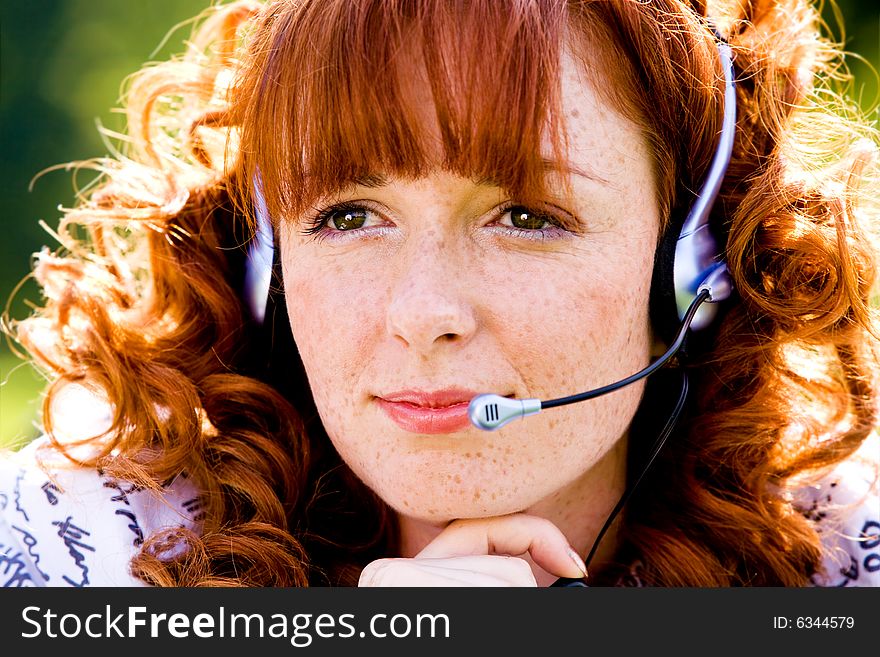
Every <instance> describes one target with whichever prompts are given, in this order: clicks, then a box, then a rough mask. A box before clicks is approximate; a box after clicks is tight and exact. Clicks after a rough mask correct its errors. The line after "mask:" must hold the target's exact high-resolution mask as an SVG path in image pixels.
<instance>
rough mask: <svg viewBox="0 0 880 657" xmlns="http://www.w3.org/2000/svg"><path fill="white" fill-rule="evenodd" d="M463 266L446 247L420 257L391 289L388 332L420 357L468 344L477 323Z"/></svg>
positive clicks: (414, 259)
mask: <svg viewBox="0 0 880 657" xmlns="http://www.w3.org/2000/svg"><path fill="white" fill-rule="evenodd" d="M463 264H464V263H460V262H458V259H456V258H454V257H453V256H452V254H450V253H449V252H448V251H446V250H445V249H444V248H442V246H441V247H439V248H432V249H431V250H430V252H427V251H426V250H425V249H422V250H421V251H420V252H419V253H418V254H416V255H415V257H413V258H412V261H411V263H410V264H409V266H406V267H404V268H403V269H402V271H401V272H400V277H399V279H398V283H397V285H396V286H395V287H394V288H393V289H392V293H391V300H390V303H389V304H388V311H387V330H388V332H389V333H390V334H391V335H392V336H394V337H395V338H396V339H397V340H399V341H400V342H402V343H403V345H404V346H406V347H407V348H409V349H412V350H414V351H416V352H418V353H420V354H422V355H427V354H429V353H430V352H431V351H432V350H434V349H436V348H437V347H439V346H441V345H443V344H460V345H463V344H466V343H467V342H468V341H469V340H470V338H471V337H472V336H473V335H474V333H475V331H476V328H477V319H476V313H475V309H474V307H473V305H472V303H471V300H470V295H469V294H468V290H467V285H466V284H465V283H464V280H465V279H464V271H463V270H462V265H463Z"/></svg>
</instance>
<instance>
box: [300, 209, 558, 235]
mask: <svg viewBox="0 0 880 657" xmlns="http://www.w3.org/2000/svg"><path fill="white" fill-rule="evenodd" d="M512 208H524V209H526V210H532V208H530V207H529V206H527V205H523V204H522V203H513V202H509V203H505V204H503V205H502V206H501V207H500V208H498V209H497V211H496V212H497V214H498V217H499V219H500V218H501V217H503V216H504V214H506V213H507V212H509V211H510V210H511V209H512ZM351 211H360V212H363V211H366V212H371V213H374V214H379V212H378V211H377V210H376V209H374V208H373V207H371V205H370V204H367V203H363V202H359V203H339V204H336V205H331V206H330V207H328V208H325V209H324V210H321V211H319V212H318V213H317V214H316V215H315V216H313V217H311V218H309V219H307V224H308V225H307V226H306V227H305V228H304V229H303V230H302V231H301V232H302V234H303V235H305V236H310V237H312V238H313V239H315V240H325V239H349V238H353V237H355V236H357V235H361V234H363V233H364V232H366V231H370V232H371V233H372V234H373V235H381V234H383V233H384V232H385V230H384V229H386V228H387V226H373V227H368V228H354V229H351V230H335V229H331V228H328V227H327V224H328V223H329V221H330V219H331V217H333V215H335V214H337V213H340V212H351ZM534 212H536V213H541V215H542V216H544V217H546V218H547V221H548V222H549V224H550V225H549V226H548V227H546V228H535V229H528V228H517V227H516V226H505V225H501V226H499V227H500V228H502V229H503V230H504V231H505V232H506V233H507V234H508V235H510V236H512V237H515V238H520V239H527V240H534V241H544V240H546V239H548V238H550V239H552V238H555V237H561V236H563V235H566V234H569V233H570V232H571V231H569V230H567V229H566V228H563V224H564V223H565V222H563V221H561V220H560V219H559V218H558V217H556V216H555V215H554V214H553V213H552V212H548V211H547V210H536V211H534Z"/></svg>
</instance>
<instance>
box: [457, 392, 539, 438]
mask: <svg viewBox="0 0 880 657" xmlns="http://www.w3.org/2000/svg"><path fill="white" fill-rule="evenodd" d="M540 410H541V400H540V399H510V398H509V397H502V396H501V395H495V394H485V395H477V396H476V397H474V398H473V399H471V403H470V404H468V417H470V419H471V423H472V424H473V425H474V426H475V427H477V428H478V429H482V430H483V431H495V429H499V428H501V427H503V426H504V425H505V424H507V423H508V422H510V421H511V420H515V419H517V418H520V417H525V416H527V415H534V414H535V413H538V412H540Z"/></svg>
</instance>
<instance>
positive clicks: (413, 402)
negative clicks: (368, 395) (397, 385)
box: [376, 388, 479, 434]
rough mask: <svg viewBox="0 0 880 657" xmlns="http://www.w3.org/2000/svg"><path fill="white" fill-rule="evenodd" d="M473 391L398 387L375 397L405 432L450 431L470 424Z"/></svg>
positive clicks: (432, 432) (474, 393) (430, 432)
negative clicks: (429, 390) (469, 414)
mask: <svg viewBox="0 0 880 657" xmlns="http://www.w3.org/2000/svg"><path fill="white" fill-rule="evenodd" d="M477 394H479V393H476V392H473V391H470V390H462V389H458V388H448V389H446V390H436V391H433V392H422V391H418V390H400V391H398V392H394V393H389V394H386V395H382V396H381V397H376V402H377V403H378V404H379V406H380V407H381V408H382V410H383V411H385V413H386V414H387V415H388V417H389V418H391V420H392V421H393V422H394V423H395V424H397V426H399V427H400V428H401V429H403V430H405V431H411V432H413V433H422V434H439V433H453V432H455V431H460V430H461V429H464V428H465V427H467V426H469V425H470V423H471V421H470V418H469V417H468V414H467V411H468V404H469V403H470V401H471V399H472V398H473V397H476V396H477Z"/></svg>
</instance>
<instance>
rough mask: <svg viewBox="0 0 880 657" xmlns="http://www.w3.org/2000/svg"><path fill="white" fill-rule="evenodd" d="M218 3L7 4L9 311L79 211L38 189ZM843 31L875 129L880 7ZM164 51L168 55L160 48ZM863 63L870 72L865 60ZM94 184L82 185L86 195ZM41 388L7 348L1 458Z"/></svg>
mask: <svg viewBox="0 0 880 657" xmlns="http://www.w3.org/2000/svg"><path fill="white" fill-rule="evenodd" d="M210 4H211V1H210V0H148V1H145V2H135V1H132V0H27V1H24V0H2V9H0V167H2V169H0V180H2V184H3V196H2V198H3V210H2V221H0V226H2V237H0V301H2V304H0V307H4V306H5V305H6V303H7V300H8V299H9V298H10V295H11V294H12V291H13V289H14V288H15V287H16V286H17V285H18V284H19V282H20V281H22V279H24V278H25V277H26V276H27V275H28V272H29V271H30V262H31V254H32V253H33V252H35V251H39V249H40V248H41V247H42V246H43V245H48V246H50V247H52V248H54V246H55V245H54V243H53V242H52V239H51V238H50V237H49V235H48V234H47V233H46V232H45V231H44V230H43V229H42V228H41V227H40V226H39V224H38V221H39V220H44V221H45V222H46V223H48V224H49V225H50V226H53V227H54V226H55V225H56V224H57V220H58V217H59V212H58V210H57V207H58V205H59V204H61V205H65V206H69V205H71V204H72V202H73V181H72V178H71V174H70V173H68V172H65V171H63V170H62V171H56V172H51V173H48V174H46V175H44V176H42V177H40V178H39V180H37V181H36V183H35V184H34V186H33V189H32V191H29V189H28V187H29V184H30V182H31V179H32V178H33V177H34V176H35V175H36V174H37V173H38V172H40V171H41V170H43V169H45V168H46V167H50V166H53V165H56V164H61V163H66V162H69V161H72V160H78V159H86V158H89V157H96V156H102V155H106V154H107V148H106V146H105V145H104V143H103V142H102V140H101V138H100V136H99V134H98V131H97V128H96V125H97V123H98V122H100V123H101V124H103V125H104V126H106V127H108V128H112V129H116V130H119V129H121V128H122V127H123V124H122V120H121V117H120V116H119V114H118V113H114V112H112V111H111V109H112V108H114V107H116V106H117V101H118V99H119V95H120V88H121V83H122V81H123V79H124V78H125V77H126V76H127V75H129V74H130V73H132V72H134V71H135V70H137V69H138V68H139V67H140V66H141V65H142V64H143V63H144V62H147V61H155V60H161V59H164V58H167V56H168V55H170V54H172V53H177V52H180V51H181V50H182V43H183V41H184V40H185V39H186V38H187V36H188V35H189V33H190V29H189V26H186V25H185V26H182V27H181V28H179V29H178V30H177V31H175V32H174V33H172V34H171V35H170V37H169V38H168V40H167V42H166V43H165V44H164V45H162V42H163V39H164V38H165V37H166V35H168V33H169V30H170V29H171V28H172V26H174V25H177V24H179V23H181V22H183V21H185V20H187V19H189V18H191V17H192V16H195V15H196V14H198V13H200V12H201V11H202V10H204V9H205V8H207V7H208V6H209V5H210ZM837 6H838V8H839V10H840V13H841V15H842V17H843V20H844V28H845V30H844V32H843V33H842V32H841V30H840V28H839V27H837V25H836V22H835V19H834V12H833V8H832V7H831V5H828V4H826V6H825V8H824V10H823V13H824V15H825V16H826V18H827V20H828V21H829V23H830V24H831V26H832V28H833V34H834V37H835V38H836V39H838V40H842V39H844V38H845V44H846V49H847V50H848V51H850V52H852V53H857V56H856V55H853V56H851V57H848V62H849V68H850V71H851V73H852V74H853V78H854V81H853V85H852V88H851V90H850V95H851V96H852V97H853V98H854V99H857V100H858V101H859V102H860V104H861V105H862V108H863V109H864V110H865V111H866V112H868V113H869V115H870V118H871V119H873V120H874V121H875V122H876V119H877V117H878V114H877V112H876V110H875V109H874V106H875V105H876V97H877V92H878V84H877V77H876V74H875V72H874V71H875V70H878V69H880V3H878V2H877V1H876V0H838V2H837ZM160 46H161V47H160ZM860 58H863V59H864V60H866V61H862V59H860ZM86 180H87V177H83V178H82V179H81V180H80V181H79V182H80V184H81V185H82V184H83V183H84V182H85V181H86ZM28 299H31V300H33V301H38V300H39V292H38V290H37V288H36V286H35V285H34V284H33V282H27V283H25V285H24V286H23V287H22V288H21V289H20V290H19V291H18V293H17V294H16V295H15V299H14V302H13V303H12V304H11V306H10V311H11V316H12V317H13V318H21V317H23V316H25V315H26V314H27V305H26V301H27V300H28ZM41 388H42V381H41V379H40V377H39V376H38V375H37V374H36V372H35V371H34V370H33V368H32V367H30V366H29V365H27V364H26V363H23V361H21V360H19V359H18V358H16V357H15V356H14V355H13V353H12V352H11V351H10V349H9V347H8V345H7V344H6V340H5V339H3V340H2V344H0V447H3V446H4V445H11V446H17V445H22V444H25V443H26V442H28V441H29V440H31V439H32V438H34V437H35V436H36V435H37V428H36V426H37V424H36V422H37V419H38V416H39V411H40V403H41V402H40V391H41Z"/></svg>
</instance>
